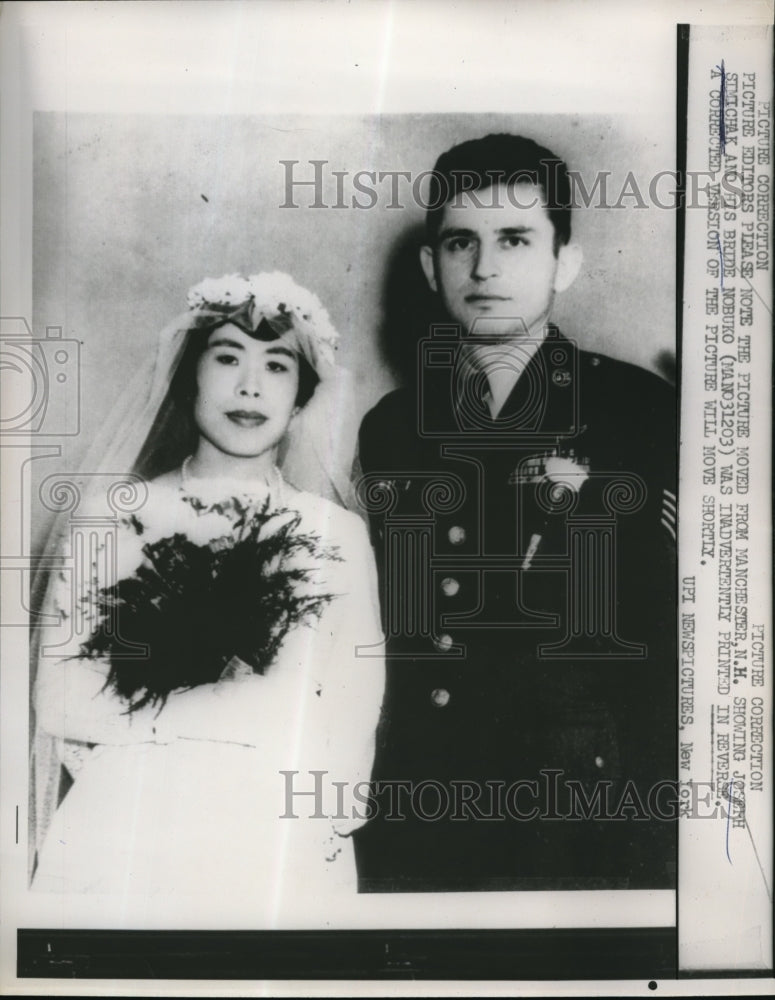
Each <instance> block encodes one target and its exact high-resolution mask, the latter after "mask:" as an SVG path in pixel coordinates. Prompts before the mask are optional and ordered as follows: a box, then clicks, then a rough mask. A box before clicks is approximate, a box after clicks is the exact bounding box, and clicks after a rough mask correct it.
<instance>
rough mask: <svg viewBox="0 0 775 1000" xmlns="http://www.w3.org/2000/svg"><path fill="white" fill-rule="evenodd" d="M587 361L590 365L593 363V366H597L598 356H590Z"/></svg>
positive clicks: (598, 362)
mask: <svg viewBox="0 0 775 1000" xmlns="http://www.w3.org/2000/svg"><path fill="white" fill-rule="evenodd" d="M589 363H590V364H591V365H594V366H595V368H597V366H598V365H599V364H600V358H590V359H589Z"/></svg>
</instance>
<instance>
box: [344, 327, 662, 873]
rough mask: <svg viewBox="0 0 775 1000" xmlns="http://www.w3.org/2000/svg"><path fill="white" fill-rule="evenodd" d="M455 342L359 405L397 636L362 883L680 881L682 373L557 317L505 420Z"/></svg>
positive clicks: (384, 583) (361, 848)
mask: <svg viewBox="0 0 775 1000" xmlns="http://www.w3.org/2000/svg"><path fill="white" fill-rule="evenodd" d="M460 350H461V346H460V343H459V342H458V341H457V339H456V338H455V337H454V336H453V335H451V337H450V339H449V340H445V339H444V338H443V337H442V338H441V339H438V338H436V339H432V340H431V341H426V342H425V344H424V346H423V351H424V352H425V353H424V356H423V359H422V366H421V370H422V378H421V379H420V380H419V381H418V382H417V384H415V385H414V386H411V387H406V388H403V389H399V390H396V391H394V392H392V393H390V394H389V395H387V396H385V397H384V398H383V399H382V400H381V401H380V402H379V403H378V404H377V405H376V406H375V407H374V408H373V409H372V410H371V411H370V412H369V413H368V414H367V415H366V417H365V418H364V420H363V423H362V427H361V433H360V461H361V467H362V470H363V473H364V478H363V480H362V481H361V484H360V496H361V498H362V500H363V503H364V505H365V506H366V508H367V509H368V511H369V514H370V521H371V528H372V541H373V544H374V547H375V552H376V556H377V562H378V566H379V570H380V581H381V588H382V594H381V596H382V607H383V624H384V627H385V631H386V636H387V656H388V660H387V671H388V679H387V690H386V697H385V702H384V706H383V717H382V722H381V726H380V732H379V734H378V747H377V760H376V765H375V771H374V775H373V779H374V797H373V800H372V809H373V811H374V813H375V815H374V818H373V819H372V821H371V822H370V823H368V824H367V825H366V827H364V828H363V829H362V830H361V831H359V832H358V834H357V843H356V851H357V857H358V867H359V876H360V879H361V888H362V889H363V890H366V891H423V890H480V889H516V888H553V887H560V888H597V887H633V888H634V887H668V886H670V885H672V884H673V881H674V871H675V824H674V822H673V818H674V814H675V796H674V789H673V787H672V785H671V784H670V783H671V782H674V780H675V778H676V727H675V686H676V681H675V676H676V675H675V655H676V653H675V632H676V629H675V618H676V611H675V599H676V598H675V586H676V578H675V493H676V452H677V437H676V423H675V421H676V411H675V399H674V393H673V391H672V389H671V387H670V386H669V385H668V384H667V383H666V382H664V381H663V380H662V379H660V378H659V377H658V376H656V375H653V374H651V373H649V372H647V371H645V370H644V369H641V368H638V367H636V366H633V365H630V364H626V363H623V362H620V361H616V360H613V359H611V358H608V357H605V356H603V355H599V354H591V353H588V352H586V351H582V350H579V349H578V348H577V347H576V346H575V345H574V344H572V343H571V342H570V341H568V340H567V339H566V338H564V337H563V336H562V335H561V334H560V333H559V331H557V330H556V329H555V328H550V329H549V332H548V335H547V337H546V339H545V340H544V342H543V344H542V346H541V347H540V348H539V350H538V351H537V352H536V353H535V355H534V356H533V358H532V360H531V361H530V363H529V364H528V365H527V367H526V368H525V370H524V372H523V373H522V375H521V376H520V377H519V379H518V381H517V383H516V385H515V387H514V389H513V391H512V393H511V395H510V397H509V398H508V400H507V402H506V404H505V405H504V407H503V408H502V410H501V412H500V413H499V414H498V416H497V418H495V419H493V418H492V417H491V416H490V415H489V411H488V408H487V406H486V402H485V400H484V399H483V397H482V392H481V389H482V387H483V385H486V383H483V380H482V379H481V378H478V377H477V376H476V373H475V372H473V370H471V369H470V368H468V369H467V368H466V365H465V364H461V360H460V359H461V357H462V355H461V353H460ZM461 373H463V374H461ZM655 789H656V791H655Z"/></svg>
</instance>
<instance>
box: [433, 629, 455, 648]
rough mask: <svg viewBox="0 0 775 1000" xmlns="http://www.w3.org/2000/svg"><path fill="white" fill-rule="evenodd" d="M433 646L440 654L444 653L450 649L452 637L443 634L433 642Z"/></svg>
mask: <svg viewBox="0 0 775 1000" xmlns="http://www.w3.org/2000/svg"><path fill="white" fill-rule="evenodd" d="M433 645H434V646H435V647H436V649H438V650H439V652H440V653H446V652H447V650H448V649H452V646H453V639H452V636H451V635H449V634H448V633H447V632H445V633H444V634H443V635H440V636H439V637H438V639H436V640H435V641H434V643H433Z"/></svg>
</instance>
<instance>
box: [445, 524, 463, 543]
mask: <svg viewBox="0 0 775 1000" xmlns="http://www.w3.org/2000/svg"><path fill="white" fill-rule="evenodd" d="M447 537H448V538H449V540H450V542H452V544H453V545H462V544H463V542H464V541H465V540H466V529H465V528H461V526H460V525H459V524H454V525H453V526H452V527H451V528H450V529H449V531H448V532H447Z"/></svg>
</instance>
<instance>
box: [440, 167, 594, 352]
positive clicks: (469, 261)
mask: <svg viewBox="0 0 775 1000" xmlns="http://www.w3.org/2000/svg"><path fill="white" fill-rule="evenodd" d="M568 254H569V248H568V247H566V246H563V247H560V248H559V251H558V252H557V253H555V231H554V226H553V224H552V221H551V219H550V217H549V213H548V212H547V210H546V208H545V201H544V195H543V192H542V190H541V188H540V187H538V186H536V185H535V184H530V183H518V184H512V185H510V186H506V185H502V184H498V185H493V186H492V187H491V188H487V189H485V190H480V191H472V192H468V193H466V194H464V195H462V196H460V197H458V198H456V199H454V200H452V201H451V202H449V203H448V204H447V205H446V206H445V207H444V212H443V216H442V220H441V226H440V228H439V233H438V237H437V240H436V244H435V246H433V247H428V246H426V247H423V248H422V251H421V262H422V265H423V269H424V271H425V275H426V278H427V279H428V283H429V284H430V286H431V288H432V289H433V290H434V291H435V292H438V294H439V296H440V297H441V300H442V302H443V304H444V306H445V308H446V311H447V312H448V314H449V315H450V317H451V318H452V319H453V320H455V321H457V322H458V323H460V324H461V326H462V327H463V328H464V329H465V330H466V331H467V332H471V331H472V327H473V332H474V333H475V332H476V326H475V325H474V324H475V321H477V320H480V321H483V322H482V328H486V330H487V332H488V333H492V332H497V333H498V334H499V335H500V336H504V337H519V336H524V335H525V334H526V333H527V334H532V333H533V332H535V331H536V330H539V329H540V328H541V327H542V326H543V324H544V323H545V322H546V320H547V319H548V317H549V313H550V312H551V308H552V302H553V300H554V295H555V292H556V291H559V290H561V289H562V287H567V284H569V283H570V281H567V282H566V277H567V274H566V272H567V271H568V266H567V265H568V259H567V258H568ZM574 276H575V274H574ZM570 280H572V277H571V279H570ZM485 320H486V322H484V321H485Z"/></svg>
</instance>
